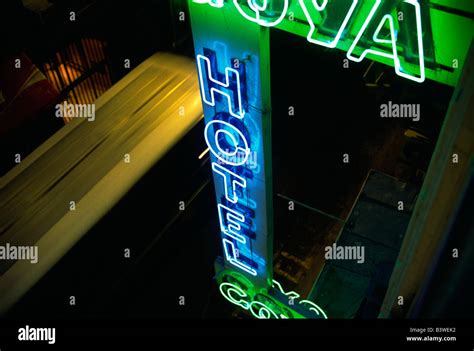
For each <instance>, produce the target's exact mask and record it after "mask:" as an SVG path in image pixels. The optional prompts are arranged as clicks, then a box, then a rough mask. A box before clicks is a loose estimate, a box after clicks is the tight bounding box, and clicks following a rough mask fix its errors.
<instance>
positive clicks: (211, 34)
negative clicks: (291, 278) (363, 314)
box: [192, 0, 425, 318]
mask: <svg viewBox="0 0 474 351" xmlns="http://www.w3.org/2000/svg"><path fill="white" fill-rule="evenodd" d="M390 1H392V0H390ZM193 2H195V3H197V4H208V5H210V6H212V7H214V8H221V7H223V6H224V1H223V0H193ZM392 2H393V4H394V5H396V4H397V3H404V4H405V5H408V6H411V7H412V9H413V13H414V17H413V16H411V17H412V19H411V21H412V20H413V18H414V19H415V23H414V22H412V23H411V25H412V26H413V25H415V26H416V36H417V37H416V38H417V40H415V41H413V40H411V41H410V43H412V44H411V45H415V46H416V48H412V49H415V50H412V52H417V53H418V57H419V66H418V67H419V74H418V76H415V75H410V74H409V73H407V71H406V70H404V69H403V67H402V64H401V63H400V59H399V57H398V53H397V49H396V48H397V35H396V33H397V32H396V29H395V20H394V18H393V17H392V15H391V14H390V13H387V14H380V11H378V13H377V16H378V17H377V18H378V19H379V20H380V18H381V20H380V22H379V23H378V25H377V26H376V27H375V26H374V24H373V23H372V25H371V28H372V32H373V33H372V34H371V37H370V36H369V39H371V40H373V41H374V42H375V43H379V44H383V45H385V46H386V47H390V45H391V47H392V52H391V53H390V50H388V51H386V52H383V51H380V50H377V49H365V50H364V51H362V52H361V51H360V49H359V51H358V53H359V56H356V55H355V48H356V47H357V46H358V44H359V42H360V40H361V38H362V37H364V40H367V37H368V35H367V33H366V30H367V28H368V27H369V25H370V24H371V22H372V21H373V20H374V18H375V17H374V14H375V13H376V12H377V10H378V9H379V7H380V6H381V3H382V1H381V0H372V1H371V3H373V6H372V7H371V9H370V11H367V13H368V16H367V18H365V19H362V21H363V24H362V26H361V28H360V30H359V32H358V34H357V35H356V36H355V39H354V41H353V42H352V44H351V45H350V47H349V49H348V51H347V57H348V59H350V60H353V61H357V62H359V61H362V60H363V59H364V57H365V56H366V55H367V54H369V53H371V54H375V55H381V56H384V57H386V58H390V59H392V60H393V62H394V67H395V71H396V73H397V74H398V75H400V76H402V77H404V78H407V79H410V80H413V81H415V82H423V81H424V79H425V73H424V64H423V43H422V39H421V38H422V32H421V31H422V28H421V13H420V5H419V3H418V2H417V1H416V0H396V1H395V0H393V1H392ZM243 3H245V1H238V0H234V1H233V4H234V6H235V7H236V8H237V10H238V12H240V14H241V15H242V16H243V17H244V18H246V19H247V20H250V21H252V22H256V23H258V24H260V25H261V26H265V27H272V26H276V25H278V24H279V23H280V22H281V21H282V20H283V19H284V18H285V16H286V15H287V11H288V5H289V0H280V1H275V2H274V3H275V4H279V5H275V6H276V7H279V11H277V10H278V9H275V6H274V7H272V11H270V12H271V14H272V16H271V17H269V15H268V14H269V13H270V12H269V11H265V10H266V9H267V6H268V5H269V1H265V0H248V1H247V2H246V4H243ZM359 3H362V1H358V0H353V1H352V2H351V0H346V1H345V4H346V5H347V13H346V15H345V17H344V18H343V19H342V22H340V24H339V28H338V29H337V28H336V31H335V33H336V35H335V36H334V37H333V38H330V39H329V40H328V39H327V37H325V38H323V37H322V36H321V35H319V34H316V31H315V28H316V26H315V23H314V22H313V17H314V16H315V12H322V11H325V16H324V18H325V20H327V19H328V18H329V19H330V18H331V16H332V15H331V11H330V10H331V7H332V6H334V5H333V4H334V3H333V2H331V3H330V2H328V0H319V1H317V0H299V5H300V6H301V8H302V10H303V12H304V14H305V16H306V18H307V20H308V23H309V27H310V30H309V33H308V36H307V39H308V41H310V42H311V43H314V44H317V45H322V46H326V47H330V48H335V47H336V46H337V45H338V43H339V41H340V40H341V37H342V36H343V33H344V31H345V29H346V27H347V25H348V23H349V22H350V18H351V16H353V15H354V14H355V10H356V8H357V6H358V4H359ZM272 4H273V3H272ZM365 5H367V2H365ZM196 6H199V5H196ZM227 6H231V5H230V4H228V5H227ZM199 8H201V7H200V6H199ZM386 8H387V7H384V9H386ZM391 8H394V7H393V6H392V7H391ZM217 10H219V9H216V11H217ZM222 11H225V9H222ZM275 14H276V15H275ZM381 15H382V17H381ZM207 16H208V14H207V13H206V15H205V16H202V13H201V16H199V15H197V16H196V17H195V19H194V20H196V22H193V36H194V41H195V50H196V54H197V55H196V61H197V68H198V74H199V84H200V90H201V97H202V101H203V109H204V115H205V123H206V125H205V129H204V136H205V139H206V143H207V146H208V147H209V150H210V152H211V167H212V171H213V174H214V186H215V189H216V197H217V203H218V204H217V210H218V217H219V225H220V230H221V239H222V245H223V252H224V259H225V272H228V273H229V274H231V275H228V277H230V278H231V280H230V281H224V282H221V285H220V290H221V293H222V294H223V295H224V297H226V298H227V299H228V300H229V301H231V302H232V303H234V304H236V305H239V306H241V307H242V308H244V309H247V310H251V311H253V309H252V308H254V307H255V306H257V307H258V308H259V309H260V310H261V311H259V312H257V313H254V315H255V316H257V317H260V318H268V317H269V316H274V315H276V316H278V315H279V316H285V315H286V316H287V315H288V314H285V313H282V312H279V313H275V311H274V310H272V309H270V308H268V306H270V305H272V306H275V303H269V304H267V308H266V310H267V312H263V314H262V311H265V308H264V306H263V305H262V304H261V302H252V299H255V298H258V299H261V298H262V297H261V293H260V292H262V291H263V292H264V291H265V289H268V288H269V285H273V288H275V286H276V285H275V284H276V282H275V281H272V280H271V273H269V272H271V267H268V266H271V256H270V255H271V254H272V253H271V252H270V253H269V247H271V244H269V243H268V241H269V240H271V238H270V237H269V235H271V230H269V228H268V226H269V225H270V224H269V223H267V214H268V213H269V212H268V208H267V206H271V204H268V203H267V201H266V199H267V198H269V193H270V196H271V190H269V189H268V186H267V183H266V181H267V177H268V175H265V167H264V166H265V160H264V147H263V144H264V140H263V139H264V138H263V132H262V131H263V130H264V129H265V128H264V124H263V122H262V121H263V120H264V119H266V120H268V118H269V115H268V112H265V111H267V109H268V106H265V103H263V102H262V101H264V100H265V99H264V97H263V96H262V94H265V92H263V93H262V88H261V86H260V81H259V78H258V77H260V74H261V72H260V68H261V66H260V64H261V63H260V61H259V60H260V57H259V55H260V54H259V49H258V45H259V44H258V39H254V38H255V36H258V31H257V32H256V31H250V32H249V33H250V34H249V33H247V34H246V35H247V37H244V38H246V39H243V40H238V41H235V40H233V37H232V36H233V35H237V36H242V35H243V33H240V34H239V33H232V32H229V33H228V32H227V28H226V27H225V25H223V26H221V25H222V23H225V24H227V19H226V18H225V16H223V17H219V16H216V15H214V16H210V18H209V17H207ZM192 17H193V16H192ZM338 18H339V19H340V18H341V16H340V15H339V17H338ZM219 21H220V22H219ZM359 22H360V21H359ZM407 22H410V20H409V19H408V16H407V18H406V20H405V21H404V22H403V23H407ZM397 23H398V26H400V25H401V24H400V21H398V18H397ZM387 24H388V27H389V28H390V31H389V33H390V38H389V39H387V35H385V37H384V38H381V37H380V33H381V30H382V28H387V26H386V25H387ZM209 28H211V29H209ZM374 28H375V31H374ZM255 43H257V44H255ZM413 43H414V44H413ZM239 57H240V58H243V57H244V58H245V57H247V58H248V57H251V59H247V60H245V59H244V60H241V59H239ZM241 61H242V62H241ZM236 62H237V64H236ZM254 154H255V155H257V156H256V157H255V159H254V162H253V163H254V165H255V166H256V167H249V162H248V161H249V159H250V157H251V155H254ZM268 156H269V155H267V157H268ZM270 221H271V219H270ZM267 265H268V266H267ZM236 273H237V275H240V276H241V277H242V279H241V280H240V283H239V282H238V281H239V280H238V279H237V281H236V280H235V279H234V280H233V278H232V275H234V276H236V275H235V274H236ZM242 282H244V283H242ZM272 282H273V284H272ZM249 286H255V287H257V289H253V288H251V289H247V288H245V287H249ZM278 286H279V285H278ZM280 290H281V292H283V290H282V289H280ZM249 291H259V293H249ZM263 294H264V293H263ZM250 295H251V296H250ZM284 295H285V294H284ZM259 296H260V297H259ZM268 297H269V295H268V294H267V295H266V298H268ZM259 301H260V300H259ZM300 303H301V304H307V305H308V304H311V302H309V301H305V300H304V301H301V302H300ZM308 306H309V305H308ZM310 307H311V306H310ZM262 308H263V310H262ZM283 309H284V308H283ZM310 309H311V310H312V311H313V312H315V313H316V314H317V315H318V316H323V317H324V318H326V315H325V314H324V312H323V311H322V310H321V309H319V307H317V305H314V306H312V307H311V308H310ZM252 313H253V312H252ZM277 318H278V317H277Z"/></svg>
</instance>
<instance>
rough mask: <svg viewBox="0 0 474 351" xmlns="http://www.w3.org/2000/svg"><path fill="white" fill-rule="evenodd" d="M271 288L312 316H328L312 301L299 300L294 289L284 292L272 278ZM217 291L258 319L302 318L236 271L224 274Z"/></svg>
mask: <svg viewBox="0 0 474 351" xmlns="http://www.w3.org/2000/svg"><path fill="white" fill-rule="evenodd" d="M273 289H275V290H277V291H279V292H280V293H282V294H283V295H285V297H286V298H287V299H288V301H289V302H290V301H291V302H290V303H289V305H295V306H299V307H300V308H304V309H305V310H307V311H309V312H310V313H309V314H310V315H312V316H314V318H324V319H327V318H328V317H327V315H326V313H325V312H324V311H323V310H322V309H321V307H319V306H318V305H316V304H315V303H314V302H312V301H309V300H300V295H299V294H298V293H296V292H294V291H289V292H285V291H284V290H283V288H282V286H281V284H280V283H279V282H277V281H276V280H273ZM219 291H220V292H221V294H222V296H223V297H224V298H225V299H226V300H227V301H229V302H230V303H232V304H234V305H236V306H239V307H241V308H243V309H244V310H246V311H249V312H250V313H251V314H252V315H253V316H254V317H255V318H258V319H290V318H302V316H301V315H300V314H298V313H296V312H294V311H292V310H291V306H288V305H286V306H285V305H284V304H283V303H282V302H280V301H278V300H277V299H276V298H275V297H272V296H270V295H269V294H268V293H267V292H264V291H257V290H256V289H255V287H254V286H253V284H252V283H251V282H250V281H249V280H248V279H246V278H245V277H243V276H242V275H240V274H238V273H236V272H232V273H229V274H228V275H225V276H224V278H223V281H222V282H221V283H220V285H219Z"/></svg>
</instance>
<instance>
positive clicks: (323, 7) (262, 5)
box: [193, 0, 425, 83]
mask: <svg viewBox="0 0 474 351" xmlns="http://www.w3.org/2000/svg"><path fill="white" fill-rule="evenodd" d="M291 1H294V2H295V3H296V2H297V5H299V6H300V7H301V9H302V10H303V13H304V15H305V17H306V20H307V22H308V24H309V27H310V29H309V32H308V35H307V38H306V39H307V40H308V41H309V42H310V43H313V44H316V45H321V46H325V47H328V48H336V47H337V46H338V44H339V43H340V42H341V40H343V39H344V40H351V38H350V37H352V38H353V39H352V43H351V44H350V47H349V49H348V50H347V58H348V59H349V60H352V61H354V62H361V61H362V60H363V59H364V58H365V57H366V56H367V55H368V54H370V55H377V56H381V57H384V58H386V59H390V60H392V61H393V66H394V67H395V73H396V74H397V75H399V76H400V77H403V78H405V79H409V80H412V81H414V82H417V83H422V82H424V80H425V57H424V48H423V26H422V18H421V6H420V3H419V0H371V1H359V0H345V1H346V2H345V3H342V5H341V2H329V1H328V0H273V1H272V0H232V2H233V4H234V6H235V7H236V8H237V10H238V11H239V12H240V14H241V15H242V16H243V17H245V18H246V19H247V20H249V21H252V22H255V23H258V24H259V25H261V26H265V27H274V26H277V25H278V24H280V23H281V22H282V21H283V20H284V18H285V17H286V15H287V12H288V9H289V7H290V5H291ZM193 2H196V3H199V4H209V5H211V6H213V7H223V6H224V0H193ZM372 3H373V5H372V6H371V9H370V11H369V13H368V15H367V16H366V17H365V20H364V21H363V24H362V26H361V27H360V29H358V31H357V33H353V34H352V35H351V30H352V28H351V27H353V26H354V23H351V22H360V21H353V20H352V19H353V18H355V17H357V15H358V11H359V10H360V9H361V8H362V7H367V6H370V4H372ZM388 3H390V5H388V8H390V11H387V10H386V9H387V6H385V7H383V6H382V4H384V5H387V4H388ZM336 4H337V5H338V6H339V7H337V6H336ZM402 4H403V5H404V6H407V5H408V6H410V7H412V9H413V16H404V17H407V18H405V19H404V20H401V21H399V20H398V13H397V12H396V11H395V12H396V13H395V14H394V13H393V12H394V10H395V9H397V7H398V6H399V5H402ZM341 6H343V7H342V9H343V10H342V11H346V14H345V16H344V17H343V19H342V21H339V20H336V22H339V23H337V26H338V28H335V29H334V32H335V35H334V37H333V38H330V36H327V35H323V34H320V33H318V30H317V26H321V25H322V24H325V23H326V22H328V21H332V20H334V19H335V18H336V17H337V18H339V17H340V16H336V14H337V13H336V12H335V11H341ZM383 11H387V12H388V13H383ZM410 12H411V11H410ZM379 18H382V19H381V21H380V22H379V24H378V26H377V29H376V30H375V32H374V33H372V35H369V34H368V32H371V31H373V25H372V23H374V21H377V20H378V19H379ZM386 24H388V27H389V32H390V39H382V38H380V37H379V34H380V32H381V30H382V28H384V26H385V25H386ZM412 24H413V28H416V30H415V29H413V31H412V35H413V36H416V40H413V41H410V43H405V45H410V46H411V45H414V46H415V47H414V48H413V49H415V50H411V51H412V52H416V53H417V55H416V56H417V61H418V62H417V63H416V64H414V63H413V64H412V63H411V64H410V65H411V66H412V67H414V66H416V67H417V68H416V69H415V71H416V74H413V72H410V71H411V70H410V71H409V70H408V68H407V67H405V66H407V65H405V64H402V61H401V60H400V52H399V51H401V50H403V49H402V48H401V47H402V46H401V45H399V44H400V43H398V33H399V32H400V30H399V27H401V26H406V25H412ZM348 26H349V28H348ZM344 37H345V38H344ZM328 38H329V39H328ZM367 46H369V48H367ZM355 51H358V52H361V54H360V55H356V53H355ZM411 60H413V58H412V59H411ZM415 61H416V58H415Z"/></svg>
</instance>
